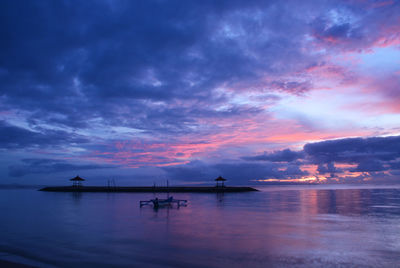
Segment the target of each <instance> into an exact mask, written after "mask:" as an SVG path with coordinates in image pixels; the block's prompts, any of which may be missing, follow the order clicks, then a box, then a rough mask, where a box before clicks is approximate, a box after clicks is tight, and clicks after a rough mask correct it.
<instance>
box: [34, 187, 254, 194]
mask: <svg viewBox="0 0 400 268" xmlns="http://www.w3.org/2000/svg"><path fill="white" fill-rule="evenodd" d="M40 191H47V192H121V193H128V192H129V193H146V192H155V193H166V192H170V193H220V192H225V193H239V192H252V191H258V190H257V189H255V188H252V187H242V186H225V187H215V186H214V187H203V186H173V187H171V186H170V187H163V186H160V187H159V186H156V187H154V186H153V187H152V186H143V187H142V186H117V187H104V186H79V187H76V186H53V187H44V188H42V189H40Z"/></svg>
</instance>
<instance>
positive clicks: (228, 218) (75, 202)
mask: <svg viewBox="0 0 400 268" xmlns="http://www.w3.org/2000/svg"><path fill="white" fill-rule="evenodd" d="M256 188H257V189H259V190H260V191H258V192H247V193H225V194H210V193H207V194H206V193H179V194H178V193H171V194H170V195H172V196H173V197H174V198H177V199H186V200H188V204H187V206H186V207H184V206H181V207H179V208H178V207H167V208H159V209H154V208H153V207H152V206H144V207H140V206H139V201H140V200H149V199H152V198H154V197H159V198H165V197H166V196H167V194H165V193H162V194H153V193H60V192H40V191H38V190H37V189H0V260H6V261H12V262H16V263H21V264H26V265H30V266H34V267H191V268H196V267H211V268H213V267H215V268H217V267H229V268H234V267H246V268H250V267H400V187H399V186H373V185H320V186H315V185H314V186H268V187H256Z"/></svg>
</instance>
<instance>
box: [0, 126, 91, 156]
mask: <svg viewBox="0 0 400 268" xmlns="http://www.w3.org/2000/svg"><path fill="white" fill-rule="evenodd" d="M0 133H1V135H0V148H2V149H20V148H27V147H35V146H39V147H48V146H57V145H68V144H74V143H78V144H81V143H87V142H88V140H87V139H86V138H84V137H81V136H79V135H77V134H73V133H67V132H64V131H59V130H42V131H31V130H29V129H25V128H21V127H18V126H14V125H10V124H8V123H7V122H5V121H0Z"/></svg>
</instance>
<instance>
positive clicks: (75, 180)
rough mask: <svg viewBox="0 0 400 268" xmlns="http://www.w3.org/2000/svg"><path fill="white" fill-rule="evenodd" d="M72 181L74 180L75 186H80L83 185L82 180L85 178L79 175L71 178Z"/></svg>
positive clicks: (73, 184)
mask: <svg viewBox="0 0 400 268" xmlns="http://www.w3.org/2000/svg"><path fill="white" fill-rule="evenodd" d="M70 181H72V186H73V187H80V186H82V182H83V181H84V179H82V178H81V177H79V176H76V177H75V178H72V179H70Z"/></svg>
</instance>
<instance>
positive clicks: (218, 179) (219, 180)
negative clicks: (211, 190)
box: [215, 176, 226, 187]
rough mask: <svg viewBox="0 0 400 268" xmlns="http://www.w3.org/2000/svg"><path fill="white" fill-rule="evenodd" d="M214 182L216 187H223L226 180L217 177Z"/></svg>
mask: <svg viewBox="0 0 400 268" xmlns="http://www.w3.org/2000/svg"><path fill="white" fill-rule="evenodd" d="M215 181H216V182H217V185H216V187H224V181H226V179H224V178H222V177H221V176H219V177H218V178H216V179H215ZM219 183H221V184H219Z"/></svg>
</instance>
